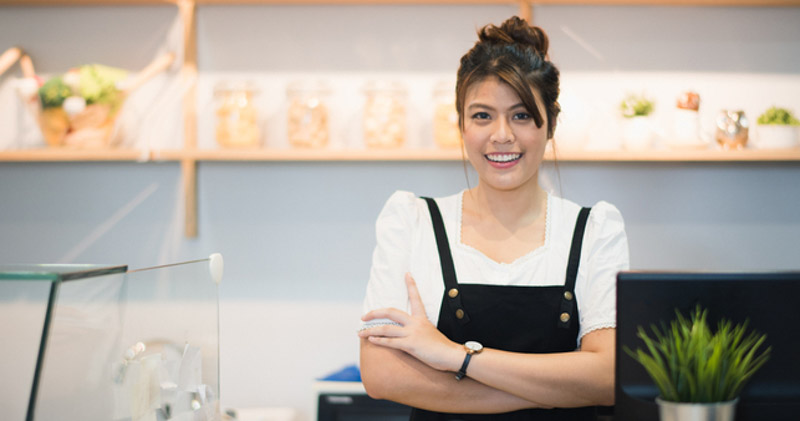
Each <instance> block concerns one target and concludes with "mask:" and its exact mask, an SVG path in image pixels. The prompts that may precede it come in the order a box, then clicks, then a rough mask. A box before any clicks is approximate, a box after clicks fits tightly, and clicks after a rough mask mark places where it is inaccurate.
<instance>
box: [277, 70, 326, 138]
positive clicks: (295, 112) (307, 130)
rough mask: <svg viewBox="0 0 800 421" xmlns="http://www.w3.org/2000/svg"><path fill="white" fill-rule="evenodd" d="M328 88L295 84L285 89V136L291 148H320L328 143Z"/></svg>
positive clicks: (319, 85) (318, 83)
mask: <svg viewBox="0 0 800 421" xmlns="http://www.w3.org/2000/svg"><path fill="white" fill-rule="evenodd" d="M329 95H330V89H329V88H328V86H327V84H325V83H323V82H316V83H312V82H308V81H295V82H292V83H290V84H289V86H288V87H287V88H286V97H287V99H288V101H289V106H288V109H287V121H286V123H287V135H288V137H289V144H291V145H292V146H295V147H306V148H322V147H325V146H326V145H327V144H328V137H329V129H328V104H327V99H328V96H329Z"/></svg>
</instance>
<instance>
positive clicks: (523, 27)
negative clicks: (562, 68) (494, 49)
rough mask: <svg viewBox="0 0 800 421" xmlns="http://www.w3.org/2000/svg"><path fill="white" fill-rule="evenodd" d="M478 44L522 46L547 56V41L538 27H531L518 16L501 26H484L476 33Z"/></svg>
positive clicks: (545, 35)
mask: <svg viewBox="0 0 800 421" xmlns="http://www.w3.org/2000/svg"><path fill="white" fill-rule="evenodd" d="M478 38H479V40H480V42H486V43H489V44H495V45H509V44H522V45H527V46H530V48H531V49H533V51H534V52H536V53H538V54H540V55H542V56H547V48H548V47H549V44H550V42H549V40H548V39H547V34H545V33H544V31H543V30H542V29H541V28H539V27H538V26H532V25H530V24H528V22H526V21H525V20H523V19H521V18H520V17H518V16H513V17H511V18H509V19H507V20H506V21H505V22H503V23H502V25H500V26H499V27H498V26H495V25H486V26H484V27H483V28H482V29H481V30H480V31H479V32H478Z"/></svg>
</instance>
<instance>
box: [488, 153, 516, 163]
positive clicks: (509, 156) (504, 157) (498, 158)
mask: <svg viewBox="0 0 800 421" xmlns="http://www.w3.org/2000/svg"><path fill="white" fill-rule="evenodd" d="M520 156H522V154H518V153H503V154H491V155H486V159H488V160H489V161H492V162H510V161H514V160H517V159H519V157H520Z"/></svg>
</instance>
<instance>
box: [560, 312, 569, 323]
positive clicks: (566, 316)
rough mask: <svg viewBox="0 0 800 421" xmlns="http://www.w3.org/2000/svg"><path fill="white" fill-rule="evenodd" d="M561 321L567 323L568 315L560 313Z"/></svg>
mask: <svg viewBox="0 0 800 421" xmlns="http://www.w3.org/2000/svg"><path fill="white" fill-rule="evenodd" d="M560 318H561V321H562V322H564V323H566V322H568V321H569V313H561V317H560Z"/></svg>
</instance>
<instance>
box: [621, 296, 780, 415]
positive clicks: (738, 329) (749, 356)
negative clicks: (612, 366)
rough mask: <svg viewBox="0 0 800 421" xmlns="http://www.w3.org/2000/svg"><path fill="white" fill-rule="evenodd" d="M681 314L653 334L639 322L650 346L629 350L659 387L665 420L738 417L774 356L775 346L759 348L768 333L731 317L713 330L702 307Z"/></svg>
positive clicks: (653, 330) (653, 326) (657, 400)
mask: <svg viewBox="0 0 800 421" xmlns="http://www.w3.org/2000/svg"><path fill="white" fill-rule="evenodd" d="M676 315H677V318H676V319H675V320H673V321H672V322H671V323H670V325H669V326H666V324H664V323H662V324H661V328H660V329H659V328H658V327H656V326H655V325H652V326H651V330H652V333H653V335H654V337H652V338H651V337H650V336H649V335H648V333H647V332H646V331H645V330H644V328H642V327H641V326H639V330H638V335H637V336H638V337H639V338H641V339H642V341H644V344H645V349H644V350H643V349H641V348H638V349H636V350H635V351H632V350H631V349H630V348H628V347H626V348H625V352H626V353H627V354H628V355H630V356H631V357H633V358H634V359H635V360H636V361H637V362H639V363H640V364H641V365H642V366H643V367H644V368H645V370H646V371H647V373H648V374H649V375H650V378H651V379H652V380H653V382H654V383H655V385H656V387H657V388H658V390H659V397H658V398H656V402H657V403H658V406H659V414H660V417H661V420H662V421H667V420H674V421H678V420H681V419H687V418H691V419H692V420H709V421H710V420H720V421H721V420H728V421H731V420H733V417H734V412H735V409H736V404H737V402H738V399H739V395H740V393H741V391H742V388H744V386H745V384H746V383H747V382H748V381H749V380H750V378H751V377H752V376H753V374H755V372H756V371H758V369H759V368H761V366H763V365H764V364H765V363H766V362H767V360H768V359H769V355H770V351H771V347H767V348H766V349H764V350H763V351H760V352H759V348H761V347H762V345H764V342H765V341H766V335H762V334H759V333H757V332H754V331H750V332H749V333H748V332H747V322H746V321H745V322H744V323H742V324H736V325H734V324H733V323H732V322H731V321H729V320H725V319H723V320H721V321H720V322H719V324H718V325H717V330H716V331H715V332H712V331H711V329H710V327H709V325H708V322H707V316H708V311H707V310H704V309H702V308H701V307H700V306H699V305H698V306H697V308H696V309H695V310H694V312H693V313H692V314H691V316H690V318H688V319H687V318H686V317H684V316H683V315H681V314H680V312H678V311H676ZM690 414H691V415H690Z"/></svg>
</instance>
